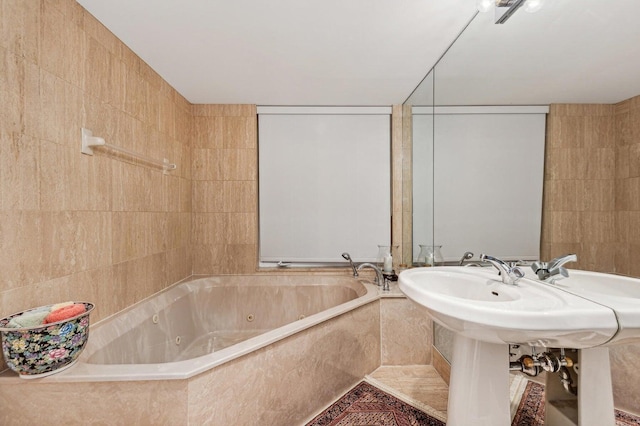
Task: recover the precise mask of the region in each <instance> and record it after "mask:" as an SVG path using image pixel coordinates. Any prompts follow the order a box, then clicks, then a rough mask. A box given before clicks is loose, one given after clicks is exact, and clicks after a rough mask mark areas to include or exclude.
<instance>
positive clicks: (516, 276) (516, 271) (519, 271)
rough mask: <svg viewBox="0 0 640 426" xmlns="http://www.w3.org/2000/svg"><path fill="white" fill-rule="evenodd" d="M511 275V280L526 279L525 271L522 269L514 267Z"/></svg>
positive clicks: (510, 272)
mask: <svg viewBox="0 0 640 426" xmlns="http://www.w3.org/2000/svg"><path fill="white" fill-rule="evenodd" d="M509 275H511V278H513V279H514V280H515V281H517V280H519V279H520V278H523V277H524V271H523V270H522V268H521V267H519V266H514V267H513V268H511V269H510V270H509Z"/></svg>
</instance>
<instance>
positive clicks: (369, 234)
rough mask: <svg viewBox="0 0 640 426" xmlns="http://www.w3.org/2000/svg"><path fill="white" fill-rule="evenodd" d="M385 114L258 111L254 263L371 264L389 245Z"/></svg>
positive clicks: (368, 110) (372, 110) (376, 110)
mask: <svg viewBox="0 0 640 426" xmlns="http://www.w3.org/2000/svg"><path fill="white" fill-rule="evenodd" d="M390 142H391V108H389V107H348V108H347V107H332V108H324V107H258V156H259V163H258V164H259V169H258V170H259V192H260V197H259V200H260V260H261V262H278V261H283V262H298V263H317V262H322V263H326V262H341V261H343V259H342V258H341V256H340V254H341V253H343V252H345V251H347V252H349V253H350V254H351V256H352V258H353V259H354V260H358V261H365V260H369V261H372V260H375V257H376V254H377V245H378V244H386V245H389V244H390V240H391V159H390V156H391V143H390Z"/></svg>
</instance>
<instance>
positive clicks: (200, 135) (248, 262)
mask: <svg viewBox="0 0 640 426" xmlns="http://www.w3.org/2000/svg"><path fill="white" fill-rule="evenodd" d="M192 113H193V151H192V160H191V166H192V172H193V175H192V177H193V188H192V203H193V204H192V207H193V227H192V243H193V272H194V274H220V273H222V274H228V273H252V272H255V271H256V265H257V253H258V142H257V126H258V124H257V115H256V114H257V112H256V107H255V105H193V106H192Z"/></svg>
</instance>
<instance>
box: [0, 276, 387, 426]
mask: <svg viewBox="0 0 640 426" xmlns="http://www.w3.org/2000/svg"><path fill="white" fill-rule="evenodd" d="M386 296H388V295H386ZM386 296H381V294H380V292H379V290H378V288H377V286H374V285H373V284H370V283H367V282H365V281H361V280H358V279H355V278H353V277H351V276H344V275H342V276H338V275H294V274H283V275H272V274H263V275H250V276H216V277H207V278H199V279H194V280H191V281H188V282H183V283H179V284H176V285H174V286H172V287H170V288H168V289H167V290H165V291H163V292H161V293H159V294H157V295H155V296H153V297H151V298H149V299H146V300H144V301H142V302H140V303H138V304H136V305H134V306H132V307H130V308H128V309H127V310H125V311H123V312H121V313H118V314H116V315H115V316H113V317H110V318H107V319H105V320H103V321H100V322H99V323H96V324H94V325H92V326H91V330H90V335H89V340H88V342H87V346H86V348H85V350H84V352H83V353H82V355H81V356H80V358H79V360H78V362H77V363H76V365H74V366H73V367H72V368H69V369H68V370H66V371H64V372H60V373H58V374H54V375H52V376H49V377H46V378H42V379H35V380H22V379H20V378H18V377H17V375H15V374H11V372H4V373H3V374H2V375H0V401H3V409H2V410H0V424H6V425H12V424H23V423H37V422H40V421H43V420H46V421H47V422H55V423H58V422H72V423H73V422H74V421H77V420H78V419H83V420H86V422H87V423H89V422H93V423H103V424H122V425H126V424H154V425H188V424H211V425H229V424H232V425H254V424H269V425H287V426H289V425H299V424H304V423H305V422H306V421H308V420H310V418H312V417H313V415H315V414H316V413H317V412H319V411H320V410H321V409H323V408H324V407H326V406H327V405H329V404H330V403H331V402H333V401H334V400H335V398H337V397H338V396H339V395H341V394H342V393H343V392H345V391H346V390H347V389H349V388H351V387H352V386H354V385H355V384H356V383H357V382H359V381H360V380H362V378H363V377H365V376H366V375H367V374H370V373H371V372H372V371H373V370H375V369H376V368H377V367H378V366H380V363H381V337H380V333H381V320H380V298H381V297H386ZM96 302H97V303H99V301H96ZM24 395H28V398H25V397H24ZM60 397H64V399H65V400H73V410H67V409H63V410H61V409H59V404H60ZM113 407H118V410H116V411H114V409H113Z"/></svg>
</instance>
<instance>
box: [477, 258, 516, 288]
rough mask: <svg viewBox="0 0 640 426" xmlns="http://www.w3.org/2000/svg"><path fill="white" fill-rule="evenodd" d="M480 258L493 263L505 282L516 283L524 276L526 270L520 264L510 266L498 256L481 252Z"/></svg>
mask: <svg viewBox="0 0 640 426" xmlns="http://www.w3.org/2000/svg"><path fill="white" fill-rule="evenodd" d="M480 260H482V261H485V262H489V263H490V264H492V265H493V266H494V267H495V268H496V269H497V270H498V273H499V274H500V278H501V279H502V282H503V283H505V284H510V285H516V283H517V282H518V280H519V279H520V278H522V277H524V272H523V271H522V269H520V267H519V266H509V265H508V264H507V263H505V262H504V261H502V260H500V259H498V258H496V257H493V256H488V255H486V254H481V255H480Z"/></svg>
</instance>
